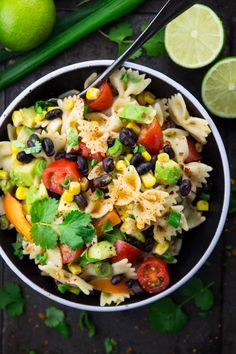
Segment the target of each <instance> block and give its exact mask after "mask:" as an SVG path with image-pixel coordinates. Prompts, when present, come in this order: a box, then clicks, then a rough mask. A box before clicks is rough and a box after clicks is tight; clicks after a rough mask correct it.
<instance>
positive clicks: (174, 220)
mask: <svg viewBox="0 0 236 354" xmlns="http://www.w3.org/2000/svg"><path fill="white" fill-rule="evenodd" d="M180 220H181V214H180V213H178V212H177V211H174V210H172V212H171V213H170V214H169V216H168V219H167V224H168V225H170V226H173V227H174V228H176V229H177V228H178V227H179V225H180Z"/></svg>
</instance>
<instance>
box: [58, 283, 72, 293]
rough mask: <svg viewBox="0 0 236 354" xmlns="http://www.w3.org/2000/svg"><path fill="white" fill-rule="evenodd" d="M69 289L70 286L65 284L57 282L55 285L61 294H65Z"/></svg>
mask: <svg viewBox="0 0 236 354" xmlns="http://www.w3.org/2000/svg"><path fill="white" fill-rule="evenodd" d="M69 289H70V286H69V285H67V284H59V285H58V286H57V290H58V291H60V293H62V294H65V293H66V292H67V291H68V290H69Z"/></svg>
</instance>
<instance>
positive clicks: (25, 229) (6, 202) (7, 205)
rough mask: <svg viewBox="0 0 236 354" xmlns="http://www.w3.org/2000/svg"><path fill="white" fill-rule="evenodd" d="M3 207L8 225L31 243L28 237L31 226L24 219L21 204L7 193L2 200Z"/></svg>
mask: <svg viewBox="0 0 236 354" xmlns="http://www.w3.org/2000/svg"><path fill="white" fill-rule="evenodd" d="M3 207H4V210H5V213H6V216H7V218H8V220H9V221H10V223H11V224H12V225H13V226H14V227H15V228H16V230H17V231H18V232H19V233H20V234H21V235H22V236H24V238H25V239H26V240H27V241H29V242H33V241H32V240H31V237H30V227H31V225H30V223H29V222H28V221H27V219H26V218H25V215H24V212H23V206H22V204H21V203H20V202H18V200H16V199H15V198H14V197H13V196H12V195H11V194H10V193H7V194H6V195H5V197H4V199H3Z"/></svg>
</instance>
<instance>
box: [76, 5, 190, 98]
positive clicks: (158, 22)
mask: <svg viewBox="0 0 236 354" xmlns="http://www.w3.org/2000/svg"><path fill="white" fill-rule="evenodd" d="M194 2H195V1H192V0H167V2H166V3H165V5H164V6H163V7H162V9H161V10H160V11H159V12H158V13H157V15H156V16H155V17H154V19H153V20H152V21H151V23H150V24H149V25H148V27H147V28H146V29H145V30H144V31H143V32H142V33H141V34H140V35H139V37H138V38H137V39H136V40H135V41H134V43H132V44H131V46H130V47H129V48H128V49H127V50H126V51H125V52H124V53H122V54H121V55H120V56H119V57H118V58H117V59H116V60H114V62H113V63H112V64H111V65H110V66H108V68H107V69H106V70H105V71H104V72H103V73H102V74H101V75H100V76H99V77H98V78H97V79H96V80H95V81H94V82H93V83H92V84H91V85H90V86H89V87H91V86H98V85H99V84H101V83H102V81H104V80H105V79H106V78H107V77H108V76H109V75H110V74H111V73H112V72H113V71H115V70H116V69H118V68H119V67H120V66H121V65H122V64H123V63H124V62H125V61H126V59H128V58H129V57H130V56H131V55H132V54H133V53H135V52H136V50H137V49H138V48H140V47H141V46H142V45H143V44H144V43H145V42H146V41H147V40H148V39H149V38H151V37H152V36H153V35H154V34H155V33H156V32H158V31H159V30H160V29H162V28H163V27H164V26H165V25H166V24H167V23H169V22H170V21H171V20H173V19H174V18H175V17H177V16H178V15H179V14H180V13H182V12H184V11H185V10H186V9H188V8H189V7H190V6H191V5H192V4H193V3H194ZM87 89H88V87H87V88H86V90H84V91H83V92H81V93H80V96H83V95H84V94H85V92H86V91H87Z"/></svg>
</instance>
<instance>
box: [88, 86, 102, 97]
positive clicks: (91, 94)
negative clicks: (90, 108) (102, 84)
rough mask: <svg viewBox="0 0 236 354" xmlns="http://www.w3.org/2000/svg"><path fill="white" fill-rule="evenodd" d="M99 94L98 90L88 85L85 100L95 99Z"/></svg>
mask: <svg viewBox="0 0 236 354" xmlns="http://www.w3.org/2000/svg"><path fill="white" fill-rule="evenodd" d="M99 96H100V90H99V89H98V88H96V87H90V88H89V89H88V91H87V92H86V98H87V100H96V99H97V98H98V97H99Z"/></svg>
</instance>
